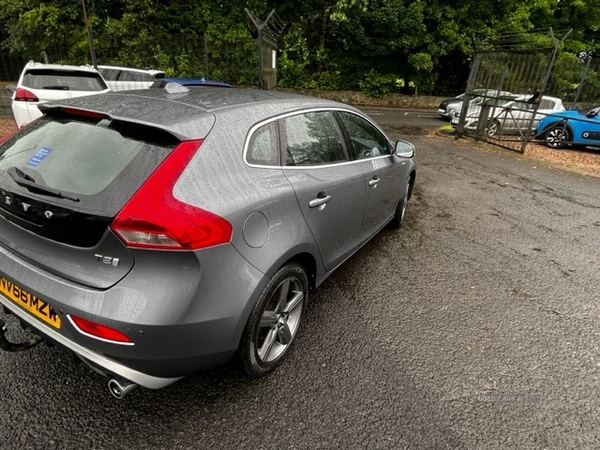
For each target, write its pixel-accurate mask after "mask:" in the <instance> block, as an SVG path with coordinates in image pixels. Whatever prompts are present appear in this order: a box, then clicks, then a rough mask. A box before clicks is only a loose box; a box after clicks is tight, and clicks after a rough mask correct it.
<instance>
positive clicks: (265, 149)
mask: <svg viewBox="0 0 600 450" xmlns="http://www.w3.org/2000/svg"><path fill="white" fill-rule="evenodd" d="M247 161H248V162H249V163H250V164H258V165H263V166H278V165H279V145H278V144H277V124H276V123H275V122H271V123H268V124H267V125H264V126H262V127H260V128H259V129H257V130H256V131H255V132H254V133H253V134H252V136H251V137H250V142H249V144H248V153H247Z"/></svg>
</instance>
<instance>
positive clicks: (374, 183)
mask: <svg viewBox="0 0 600 450" xmlns="http://www.w3.org/2000/svg"><path fill="white" fill-rule="evenodd" d="M378 183H379V177H378V176H377V175H375V176H374V177H373V178H372V179H371V180H369V186H371V187H372V188H376V187H377V184H378Z"/></svg>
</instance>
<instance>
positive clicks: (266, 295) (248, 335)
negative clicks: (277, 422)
mask: <svg viewBox="0 0 600 450" xmlns="http://www.w3.org/2000/svg"><path fill="white" fill-rule="evenodd" d="M307 301H308V277H307V276H306V272H305V271H304V269H303V268H302V266H300V265H299V264H295V263H292V264H286V265H285V266H283V267H282V268H281V269H279V270H278V271H277V272H276V273H275V275H273V278H271V280H270V281H269V282H268V283H267V285H266V286H265V288H264V290H263V291H262V293H261V294H260V296H259V299H258V301H257V302H256V305H255V306H254V309H253V310H252V313H251V314H250V318H249V319H248V323H247V324H246V328H245V329H244V333H243V335H242V341H241V344H240V349H239V352H238V358H239V362H240V363H241V367H242V370H243V371H244V372H245V373H246V374H247V375H248V376H250V377H253V378H255V377H260V376H263V375H266V374H268V373H269V372H271V371H272V370H273V369H275V367H277V366H278V365H279V364H280V363H281V361H282V360H283V359H284V357H285V356H286V355H287V354H288V352H289V350H290V347H291V345H292V343H293V341H294V338H295V337H296V335H297V333H298V328H299V326H300V319H301V318H302V313H303V312H304V306H305V305H306V302H307Z"/></svg>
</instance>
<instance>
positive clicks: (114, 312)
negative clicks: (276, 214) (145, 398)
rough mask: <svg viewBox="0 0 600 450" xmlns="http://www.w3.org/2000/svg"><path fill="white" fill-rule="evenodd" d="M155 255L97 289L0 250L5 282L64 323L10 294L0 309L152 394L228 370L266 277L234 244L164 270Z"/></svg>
mask: <svg viewBox="0 0 600 450" xmlns="http://www.w3.org/2000/svg"><path fill="white" fill-rule="evenodd" d="M150 256H151V255H150V254H149V252H141V253H140V254H138V255H136V264H135V267H134V268H133V269H132V271H131V273H130V274H129V275H128V276H127V277H125V278H124V279H123V280H121V282H119V283H117V284H116V285H115V286H113V287H111V288H110V289H106V290H99V289H91V288H89V287H85V286H82V285H79V284H77V283H73V282H70V281H68V280H65V279H61V278H59V277H57V276H56V275H53V274H50V273H48V272H46V271H44V270H42V269H40V268H37V267H34V266H32V265H31V264H30V263H29V262H27V261H24V260H22V259H20V258H19V257H18V256H17V255H15V254H14V253H12V252H10V251H8V250H6V249H4V248H2V247H0V268H1V269H2V275H3V276H5V277H6V279H8V280H11V282H12V283H14V284H15V285H16V284H18V285H19V286H20V287H21V288H22V289H23V290H25V289H26V290H27V291H28V292H30V293H31V294H33V295H35V296H37V297H39V298H40V299H43V300H44V301H45V302H47V303H48V304H49V305H51V306H52V309H53V311H54V312H55V313H56V315H58V316H60V319H61V321H60V324H59V326H58V327H54V326H53V325H52V324H49V323H46V322H44V321H43V320H40V319H39V318H38V317H34V315H33V314H32V313H31V312H30V311H29V310H27V308H25V307H22V305H20V304H18V303H16V302H15V299H14V298H12V299H11V298H8V296H7V295H8V294H2V293H0V304H2V305H4V306H5V307H6V308H7V309H8V310H9V311H10V312H12V313H13V314H14V315H16V316H17V317H19V319H21V321H22V322H24V323H26V324H27V325H28V326H29V327H30V328H31V329H32V330H35V331H36V332H38V333H39V334H40V335H42V336H43V337H44V338H46V339H47V340H48V341H50V342H53V343H56V344H57V345H59V346H60V347H63V348H65V349H67V350H69V351H71V352H73V353H75V355H77V356H78V357H79V358H80V359H82V360H83V361H84V362H86V363H87V364H88V365H89V366H90V367H92V368H93V369H94V370H95V371H96V372H98V373H100V374H102V375H105V376H108V377H113V376H114V377H117V378H122V379H125V380H128V381H131V382H133V383H135V384H138V385H140V386H143V387H146V388H149V389H159V388H162V387H165V386H168V385H169V384H172V383H174V382H175V381H177V380H179V379H181V378H182V377H184V376H186V375H188V374H191V373H195V372H199V371H202V370H207V369H210V368H214V367H217V366H220V365H222V364H224V363H226V362H227V361H228V360H229V359H230V358H231V357H232V356H233V355H234V354H235V352H236V350H237V348H238V345H239V340H240V337H241V334H242V332H243V329H244V327H245V324H246V322H247V320H248V317H249V315H250V312H251V310H252V308H253V306H254V303H255V301H256V298H257V296H258V293H260V292H261V291H262V289H263V288H264V286H265V284H266V282H267V278H266V277H265V275H264V274H262V273H261V272H259V271H258V270H256V269H255V268H254V267H253V266H251V265H250V264H249V263H248V262H247V261H246V260H245V259H244V258H242V257H241V255H240V254H239V253H238V252H237V251H236V250H235V249H234V248H233V247H232V246H231V245H223V246H219V247H218V248H217V247H215V248H212V249H206V250H203V251H200V252H196V253H193V252H179V253H176V254H173V255H169V254H164V255H162V257H161V258H162V260H164V263H165V265H164V266H162V267H161V268H160V270H157V265H158V264H159V263H157V260H156V258H154V259H152V258H150ZM159 262H160V261H159ZM223 267H227V268H228V270H227V271H226V272H224V271H223V270H222V268H223ZM70 316H78V317H81V318H84V319H86V320H89V321H92V322H95V323H99V324H102V325H105V326H108V327H111V328H113V329H116V330H118V331H120V332H122V333H124V334H125V335H126V336H128V337H129V338H131V340H132V341H133V343H132V344H127V345H123V344H119V343H115V342H112V341H106V340H102V339H98V338H95V337H93V336H90V335H87V334H85V333H82V332H81V331H79V330H78V329H77V328H76V327H75V326H74V325H73V323H72V322H71V320H69V317H70Z"/></svg>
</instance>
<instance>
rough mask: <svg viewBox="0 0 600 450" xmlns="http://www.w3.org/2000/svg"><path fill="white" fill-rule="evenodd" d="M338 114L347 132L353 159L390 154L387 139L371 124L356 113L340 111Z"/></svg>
mask: <svg viewBox="0 0 600 450" xmlns="http://www.w3.org/2000/svg"><path fill="white" fill-rule="evenodd" d="M339 116H340V119H341V120H342V123H343V124H344V127H345V128H346V131H347V132H348V137H349V138H350V146H351V148H350V151H351V152H352V156H353V157H354V159H365V158H373V157H376V156H382V155H388V154H390V144H389V142H388V140H387V139H386V137H385V136H384V135H383V134H382V133H381V132H380V131H379V130H378V129H377V128H375V126H373V124H371V123H370V122H368V121H367V120H365V119H363V118H362V117H359V116H357V115H356V114H350V113H346V112H340V113H339Z"/></svg>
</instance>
